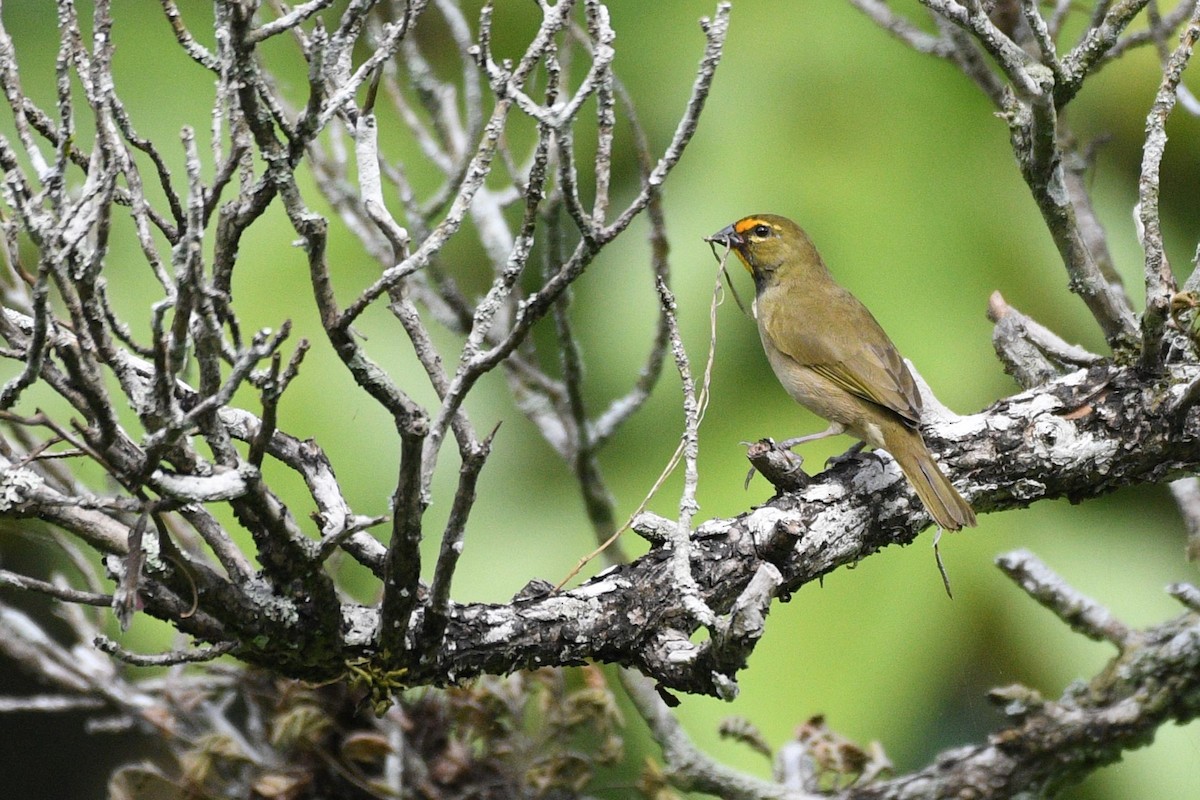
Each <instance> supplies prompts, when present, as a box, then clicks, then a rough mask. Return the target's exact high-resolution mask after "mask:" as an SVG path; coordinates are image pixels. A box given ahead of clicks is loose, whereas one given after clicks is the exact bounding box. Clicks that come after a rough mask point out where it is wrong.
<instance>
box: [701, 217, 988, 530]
mask: <svg viewBox="0 0 1200 800" xmlns="http://www.w3.org/2000/svg"><path fill="white" fill-rule="evenodd" d="M705 240H706V241H708V242H710V243H714V244H718V245H722V246H724V247H726V248H728V249H730V250H732V251H733V252H734V253H735V254H736V255H737V257H738V259H739V260H740V261H741V262H742V265H743V266H744V267H745V268H746V270H747V271H748V272H749V273H750V275H751V277H752V278H753V280H754V290H755V297H754V304H753V316H754V319H755V321H756V323H757V325H758V333H759V336H760V338H761V339H762V345H763V350H764V351H765V352H766V356H767V361H768V362H770V364H771V368H772V370H774V372H775V377H776V378H778V379H779V382H780V383H781V384H782V385H783V388H784V389H785V390H787V392H788V394H790V395H791V396H792V398H793V399H794V400H795V401H796V402H797V403H799V404H800V405H802V406H804V407H805V408H807V409H809V410H810V411H812V412H813V413H815V414H817V415H818V416H820V417H823V418H824V419H825V420H827V421H828V422H829V427H828V428H826V429H825V430H824V431H821V432H820V433H814V434H810V435H807V436H800V437H797V438H794V439H789V440H787V441H785V442H782V443H781V446H782V447H784V448H787V449H790V448H792V447H795V446H796V445H799V444H802V443H804V442H810V441H814V440H817V439H823V438H825V437H827V436H835V435H837V434H840V433H848V434H851V435H853V436H855V437H857V438H858V439H859V440H861V442H863V443H864V444H869V445H871V446H872V447H874V448H876V449H880V450H886V451H887V452H888V453H889V454H891V456H892V458H893V459H894V460H895V461H896V463H897V465H899V467H900V471H901V472H903V473H904V477H905V478H907V479H908V482H909V484H910V485H911V486H912V488H913V489H914V490H915V491H916V493H917V497H919V498H920V500H921V503H922V504H923V505H924V506H925V510H926V511H927V512H928V513H929V516H930V517H932V518H933V521H934V522H935V523H936V524H937V525H938V526H939V527H940V528H943V529H946V530H951V531H957V530H961V529H962V528H966V527H974V526H975V524H976V523H975V512H974V510H973V509H972V508H971V505H970V503H968V502H967V501H966V500H965V499H964V498H963V496H962V495H961V494H959V492H958V490H957V489H955V488H954V485H953V484H952V483H951V482H950V479H949V478H947V477H946V475H945V473H943V472H942V471H941V469H939V468H938V465H937V464H936V463H935V462H934V460H933V456H932V455H931V454H930V452H929V448H928V447H927V446H926V445H925V440H924V438H922V436H921V431H920V424H921V413H922V404H921V396H920V394H919V393H918V391H917V384H916V381H914V380H913V376H912V373H911V372H910V371H909V368H908V365H907V364H906V363H905V362H904V359H903V358H902V357H901V355H900V351H899V350H897V349H896V345H895V344H893V343H892V340H891V339H890V338H889V337H888V335H887V334H886V333H885V332H884V330H883V328H882V327H881V326H880V325H879V323H878V322H877V321H876V319H875V317H874V316H872V314H871V312H870V311H868V310H867V307H866V306H865V305H863V304H862V302H861V301H860V300H859V299H858V298H857V297H855V296H854V295H853V294H851V293H850V292H849V290H847V289H846V288H845V287H843V286H841V285H840V284H838V282H837V281H836V280H834V277H833V275H832V274H831V273H830V271H829V268H828V267H826V266H825V262H824V261H823V260H822V258H821V255H820V253H818V252H817V248H816V246H815V245H814V244H813V242H812V239H810V238H809V236H808V234H807V233H805V232H804V229H803V228H801V227H800V226H799V225H797V224H796V223H795V222H793V221H792V220H790V219H788V218H787V217H782V216H779V215H778V214H753V215H751V216H748V217H743V218H742V219H740V220H738V221H737V222H735V223H733V224H732V225H729V226H726V227H725V228H722V229H721V230H719V231H717V232H716V233H714V234H713V235H712V236H709V237H706V239H705ZM862 446H863V444H859V445H856V447H858V448H861V447H862Z"/></svg>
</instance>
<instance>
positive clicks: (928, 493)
mask: <svg viewBox="0 0 1200 800" xmlns="http://www.w3.org/2000/svg"><path fill="white" fill-rule="evenodd" d="M884 446H885V449H886V450H887V451H888V452H889V453H891V454H892V458H894V459H896V463H897V464H899V465H900V470H901V471H902V472H903V473H904V477H906V478H908V482H909V483H910V484H912V487H913V489H914V490H916V492H917V497H919V498H921V502H922V503H924V504H925V510H926V511H928V512H929V516H931V517H933V521H934V522H936V523H937V524H938V525H939V526H940V527H942V528H945V529H946V530H950V531H957V530H961V529H962V528H973V527H975V511H974V510H973V509H972V508H971V504H970V503H968V502H967V501H966V500H964V499H963V496H962V495H961V494H959V493H958V490H957V489H955V488H954V484H952V483H950V479H949V478H947V477H946V476H945V474H943V473H942V471H941V470H940V469H938V465H937V464H936V463H935V462H934V460H933V456H932V455H930V453H929V448H927V447H926V446H925V441H924V440H923V439H922V438H921V434H920V433H918V432H917V431H915V430H912V429H911V428H904V427H901V426H899V425H897V426H895V427H894V428H892V429H891V430H888V431H887V433H886V434H885V440H884Z"/></svg>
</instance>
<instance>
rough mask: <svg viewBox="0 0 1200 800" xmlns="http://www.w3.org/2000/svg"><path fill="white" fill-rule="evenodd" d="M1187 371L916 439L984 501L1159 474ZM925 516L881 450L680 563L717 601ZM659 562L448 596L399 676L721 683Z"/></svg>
mask: <svg viewBox="0 0 1200 800" xmlns="http://www.w3.org/2000/svg"><path fill="white" fill-rule="evenodd" d="M1198 373H1200V370H1198V369H1197V367H1195V366H1194V365H1189V366H1178V367H1175V368H1174V369H1173V370H1169V371H1168V372H1167V374H1166V375H1165V376H1164V377H1163V378H1162V379H1160V380H1158V381H1157V382H1155V383H1153V384H1143V383H1140V382H1139V380H1138V378H1137V375H1136V373H1135V372H1134V371H1132V370H1130V369H1125V368H1118V367H1114V366H1109V365H1103V366H1097V367H1093V368H1091V369H1089V370H1082V371H1078V372H1075V373H1072V374H1070V375H1067V376H1065V377H1063V378H1060V379H1058V380H1056V381H1053V382H1050V383H1047V384H1045V385H1044V386H1042V387H1040V388H1039V389H1036V390H1032V391H1028V392H1024V393H1021V394H1018V395H1015V396H1013V397H1010V398H1006V399H1004V400H1001V401H999V402H997V403H996V404H994V405H993V406H992V407H991V408H989V409H987V410H985V411H983V412H981V413H978V414H973V415H971V416H967V417H960V418H956V419H953V420H946V421H941V422H937V423H934V424H932V425H930V426H929V427H928V428H927V429H926V437H927V440H928V441H929V443H930V445H931V447H932V448H933V449H934V450H935V452H937V453H939V454H940V456H941V459H942V464H943V467H944V468H945V469H946V470H947V472H948V474H949V475H950V476H951V477H952V478H953V479H954V481H955V483H956V485H958V486H959V488H960V489H961V490H962V491H963V493H964V495H965V496H967V497H968V498H969V499H971V501H972V502H973V504H974V505H975V508H976V509H977V510H979V511H981V512H987V511H998V510H1003V509H1010V508H1020V507H1024V506H1028V505H1029V504H1031V503H1033V502H1035V501H1037V500H1041V499H1050V498H1057V497H1070V498H1071V499H1073V500H1082V499H1086V498H1089V497H1094V496H1097V495H1100V494H1103V493H1106V492H1109V491H1112V490H1114V489H1116V488H1119V487H1121V486H1126V485H1131V484H1138V483H1150V482H1162V481H1167V480H1169V479H1170V478H1171V477H1172V476H1174V475H1177V474H1179V473H1181V472H1185V471H1189V470H1196V469H1197V468H1200V450H1197V448H1195V446H1194V444H1193V442H1194V441H1195V437H1196V436H1197V435H1198V434H1200V415H1198V414H1197V412H1196V411H1195V410H1194V409H1191V408H1185V409H1179V408H1177V405H1178V398H1179V397H1181V396H1182V394H1183V391H1184V387H1185V386H1186V385H1187V383H1188V382H1189V381H1190V380H1192V379H1194V378H1195V377H1196V376H1197V374H1198ZM731 457H732V455H731ZM928 525H929V518H928V517H927V516H926V514H925V512H924V510H923V509H922V506H921V504H920V503H919V501H918V500H917V499H916V497H915V496H914V495H913V494H912V493H911V491H910V490H909V488H908V485H907V484H906V482H905V481H904V479H903V477H902V476H901V474H900V472H899V470H898V469H897V467H896V466H895V464H894V463H893V462H892V460H891V458H890V457H888V456H886V455H884V454H879V455H864V456H860V457H858V458H853V459H848V460H846V461H844V462H842V463H840V464H839V465H838V466H836V467H835V468H833V469H831V470H829V471H828V472H826V473H823V474H822V475H820V476H817V477H816V479H815V480H814V482H813V483H812V485H810V486H809V487H807V488H805V489H804V490H802V491H799V492H796V493H790V494H786V495H783V496H781V497H777V498H775V499H773V500H771V501H770V502H768V503H766V504H765V505H763V506H761V507H759V508H756V509H754V510H752V511H749V512H747V513H745V514H742V515H741V516H738V517H735V518H732V519H714V520H710V521H708V522H706V523H704V524H702V525H701V526H700V527H699V528H698V529H697V530H696V531H695V532H694V534H693V537H692V538H693V541H692V547H691V551H692V552H691V555H692V571H693V574H694V575H695V577H696V580H697V583H698V584H699V587H700V591H701V598H702V599H703V600H704V601H705V602H706V603H707V604H708V605H709V607H711V608H713V609H714V610H715V611H716V612H717V613H718V614H728V613H729V611H730V610H731V608H733V607H734V606H735V605H736V604H737V602H738V599H739V597H740V596H741V594H742V592H743V590H744V589H745V588H746V586H747V585H748V584H749V583H750V581H751V578H752V577H753V576H754V575H755V573H756V572H757V570H758V569H759V567H760V566H762V565H763V562H764V561H766V562H769V563H770V564H772V565H773V566H774V567H776V568H777V569H778V570H779V572H780V574H781V578H782V580H781V582H780V584H779V588H778V589H777V590H776V594H777V595H780V596H784V597H786V596H787V593H789V592H791V591H794V590H796V589H798V588H799V587H800V586H803V585H804V584H806V583H809V582H811V581H813V580H816V579H819V578H820V577H821V576H823V575H825V574H826V573H829V572H831V571H833V570H835V569H837V568H838V567H842V566H846V565H850V564H854V563H855V562H857V561H859V560H861V559H862V558H865V557H866V556H868V555H870V554H872V553H874V552H876V551H878V550H880V549H882V548H884V547H886V546H888V545H892V544H907V543H909V542H911V541H912V540H913V539H914V538H915V537H916V535H917V534H918V533H919V532H920V531H921V530H922V529H924V528H925V527H927V526H928ZM654 527H655V525H654V518H652V517H651V518H644V519H642V520H641V522H639V523H637V524H635V529H643V530H644V531H645V534H646V535H647V537H648V538H652V539H654V538H655V537H654V536H653V535H651V534H652V529H653V528H654ZM960 535H970V534H960ZM951 546H952V545H951ZM670 575H671V567H670V557H669V553H668V552H667V547H666V545H665V543H661V542H660V543H659V544H658V546H656V547H655V549H653V550H652V551H651V552H650V553H648V554H647V555H645V556H643V557H642V558H640V559H638V560H637V561H635V562H633V563H631V564H629V565H624V566H620V567H615V568H612V569H610V570H608V571H606V572H604V573H602V574H601V575H599V576H597V577H596V578H593V579H592V580H590V581H589V582H587V583H585V584H584V585H582V586H580V587H578V588H577V589H574V590H571V591H568V592H564V593H561V594H541V595H540V596H532V597H531V596H523V597H519V598H518V599H516V600H514V601H513V602H512V603H511V604H509V605H487V604H474V605H457V606H451V608H450V611H449V618H448V622H447V628H446V634H445V635H446V642H447V646H445V647H443V648H442V649H441V651H440V652H439V653H438V654H437V655H436V656H435V657H434V658H433V659H431V660H429V661H427V662H425V663H423V664H421V665H420V666H419V667H417V668H416V669H415V671H414V672H413V673H412V674H410V675H409V676H408V680H411V681H412V682H413V683H443V682H449V681H452V680H459V679H462V678H466V677H469V676H471V675H475V674H479V673H483V672H498V673H503V672H509V671H511V670H514V669H519V668H522V667H535V666H545V665H553V664H573V663H578V662H581V661H583V660H584V659H598V660H602V661H612V662H617V663H621V664H624V665H627V666H636V667H638V668H639V669H641V670H643V671H644V672H646V673H647V674H649V675H650V676H652V677H653V678H655V679H656V680H658V681H659V682H660V683H661V684H662V685H663V686H665V687H669V688H673V689H677V690H681V691H686V692H696V693H705V694H720V693H725V692H727V691H728V689H729V686H730V683H731V682H732V680H733V678H734V676H735V675H736V673H737V671H738V670H739V669H740V668H741V667H742V666H743V664H742V663H731V662H725V661H722V660H721V658H720V656H718V655H715V654H716V653H721V652H738V651H737V648H725V647H708V646H706V645H695V644H693V643H692V642H691V641H690V636H691V634H692V633H693V631H694V629H695V623H694V622H693V621H692V618H691V616H690V615H689V614H688V613H687V612H686V611H685V610H684V608H683V606H682V603H681V600H680V596H679V593H678V592H677V591H676V590H675V588H674V584H673V582H672V581H671V580H670ZM367 613H371V612H369V611H368V612H367ZM736 658H737V659H740V658H741V656H740V655H739V656H737V657H736Z"/></svg>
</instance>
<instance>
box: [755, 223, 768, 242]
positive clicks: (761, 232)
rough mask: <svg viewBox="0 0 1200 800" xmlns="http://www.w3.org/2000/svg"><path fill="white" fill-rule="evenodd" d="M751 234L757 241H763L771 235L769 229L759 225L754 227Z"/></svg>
mask: <svg viewBox="0 0 1200 800" xmlns="http://www.w3.org/2000/svg"><path fill="white" fill-rule="evenodd" d="M751 233H753V234H754V236H755V238H757V239H765V238H767V237H768V236H770V235H771V229H770V228H769V227H768V226H766V225H762V224H759V225H755V226H754V230H752V231H751Z"/></svg>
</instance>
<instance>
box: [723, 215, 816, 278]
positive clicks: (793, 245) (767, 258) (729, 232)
mask: <svg viewBox="0 0 1200 800" xmlns="http://www.w3.org/2000/svg"><path fill="white" fill-rule="evenodd" d="M705 241H707V242H712V243H714V244H719V245H723V246H725V247H728V248H730V249H731V250H733V252H734V253H736V254H737V257H738V259H740V260H741V262H742V266H744V267H745V268H746V269H747V270H748V271H749V272H750V274H751V275H752V276H754V282H755V284H756V285H759V286H761V285H763V283H765V282H768V281H770V280H772V279H775V278H779V277H784V276H786V275H787V274H788V273H789V272H792V271H796V272H803V271H806V270H811V269H812V268H814V267H816V266H817V265H820V264H821V257H820V255H818V254H817V249H816V247H814V246H813V243H812V240H811V239H809V238H808V234H807V233H805V232H804V229H803V228H801V227H800V226H799V225H797V224H796V223H794V222H792V221H791V220H790V219H788V218H787V217H781V216H779V215H778V214H751V215H750V216H748V217H743V218H742V219H740V220H738V221H737V222H735V223H733V224H732V225H729V226H726V227H724V228H722V229H721V230H719V231H717V232H716V233H714V234H713V235H712V236H709V237H708V238H706V239H705Z"/></svg>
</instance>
